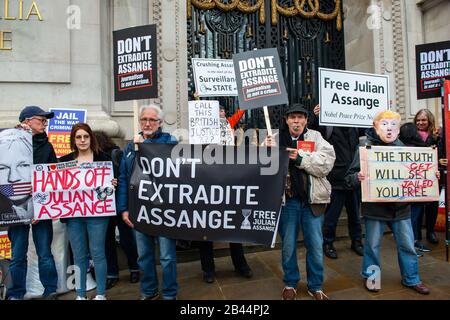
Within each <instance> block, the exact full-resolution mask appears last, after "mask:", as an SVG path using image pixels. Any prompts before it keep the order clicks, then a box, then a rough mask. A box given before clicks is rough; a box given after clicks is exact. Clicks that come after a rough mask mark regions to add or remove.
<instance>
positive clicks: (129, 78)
mask: <svg viewBox="0 0 450 320" xmlns="http://www.w3.org/2000/svg"><path fill="white" fill-rule="evenodd" d="M156 40H157V39H156V25H154V24H153V25H147V26H140V27H134V28H127V29H122V30H117V31H114V32H113V42H114V55H113V56H114V100H115V101H126V100H140V99H150V98H157V97H158V76H157V75H158V72H157V71H158V70H157V66H158V64H157V56H156V54H157V51H156Z"/></svg>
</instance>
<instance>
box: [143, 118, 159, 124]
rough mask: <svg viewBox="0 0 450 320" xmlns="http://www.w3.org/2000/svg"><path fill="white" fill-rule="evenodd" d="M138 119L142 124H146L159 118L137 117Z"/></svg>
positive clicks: (157, 120)
mask: <svg viewBox="0 0 450 320" xmlns="http://www.w3.org/2000/svg"><path fill="white" fill-rule="evenodd" d="M139 121H140V122H141V123H142V124H146V123H147V122H150V123H156V122H159V121H160V120H159V119H153V118H141V119H139Z"/></svg>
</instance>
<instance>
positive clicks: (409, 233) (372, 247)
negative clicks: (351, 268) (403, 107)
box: [345, 111, 430, 294]
mask: <svg viewBox="0 0 450 320" xmlns="http://www.w3.org/2000/svg"><path fill="white" fill-rule="evenodd" d="M400 121H401V117H400V114H398V113H397V112H393V111H382V112H379V113H378V114H377V115H376V116H375V118H374V121H373V124H374V128H370V129H368V130H367V131H366V137H367V139H366V141H365V142H364V145H366V146H403V143H402V142H401V141H400V140H399V139H398V135H399V131H400ZM366 177H367V172H364V169H362V168H361V164H360V152H359V149H358V150H357V152H356V154H355V157H354V159H353V162H352V165H351V167H350V169H349V170H348V172H347V175H346V178H345V181H346V184H347V185H348V187H351V188H355V187H357V186H359V185H360V183H361V181H363V180H365V179H366ZM362 214H363V217H364V220H365V228H366V240H365V246H364V258H363V263H362V270H361V275H362V276H363V278H364V287H365V288H366V289H367V290H368V291H370V292H378V291H379V289H380V286H378V285H376V284H377V283H378V284H379V281H380V279H381V277H380V273H379V272H380V268H381V264H380V242H381V239H382V237H383V232H384V226H385V224H388V226H389V227H390V228H391V229H392V232H393V234H394V238H395V241H396V243H397V251H398V262H399V266H400V273H401V276H402V284H403V285H404V286H406V287H408V288H411V289H413V290H414V291H416V292H418V293H420V294H429V293H430V290H429V289H428V288H427V287H426V286H425V285H423V284H422V282H421V281H420V277H419V266H418V259H417V255H416V251H415V249H414V234H413V230H412V227H411V220H410V217H411V211H410V205H409V203H407V202H384V203H383V202H363V203H362Z"/></svg>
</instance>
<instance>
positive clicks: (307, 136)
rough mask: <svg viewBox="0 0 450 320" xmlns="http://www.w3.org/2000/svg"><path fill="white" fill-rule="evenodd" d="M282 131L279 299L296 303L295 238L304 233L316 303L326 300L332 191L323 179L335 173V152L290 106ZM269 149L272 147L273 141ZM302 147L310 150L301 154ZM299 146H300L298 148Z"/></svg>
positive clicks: (299, 108) (309, 282)
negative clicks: (326, 223)
mask: <svg viewBox="0 0 450 320" xmlns="http://www.w3.org/2000/svg"><path fill="white" fill-rule="evenodd" d="M285 117H286V118H285V123H286V125H285V126H284V128H282V129H281V130H280V146H281V147H283V148H287V150H288V151H289V158H290V160H289V171H288V177H287V183H286V189H285V196H286V203H285V205H284V206H283V207H282V211H281V217H280V222H279V227H278V231H279V233H280V236H281V242H282V253H281V255H282V257H281V258H282V266H283V271H284V277H283V281H284V283H285V287H284V289H283V292H282V298H283V300H295V299H296V297H297V284H298V282H299V281H300V272H299V269H298V262H297V239H298V233H299V231H300V230H302V231H303V235H304V240H305V247H306V270H307V287H308V294H309V295H310V296H311V297H313V298H314V299H315V300H329V297H328V296H327V295H326V294H325V293H324V292H323V290H322V283H323V270H324V266H323V251H322V244H323V236H322V223H323V213H324V212H325V206H326V205H327V204H328V203H329V202H330V193H331V186H330V183H329V182H328V180H327V179H326V176H327V174H328V173H329V172H330V171H331V169H332V168H333V164H334V160H335V157H336V156H335V152H334V149H333V146H332V145H330V144H329V143H328V142H327V141H326V140H325V139H324V138H323V137H322V135H321V134H320V132H318V131H315V130H311V129H308V128H307V122H308V110H306V109H305V108H304V107H303V106H302V105H301V104H294V105H293V106H291V108H290V109H288V111H287V112H286V115H285ZM267 144H268V145H269V146H273V145H274V141H273V140H272V138H271V137H268V139H267ZM302 145H305V147H306V146H308V147H309V151H305V150H304V147H302ZM299 146H300V147H299Z"/></svg>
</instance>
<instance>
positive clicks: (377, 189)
mask: <svg viewBox="0 0 450 320" xmlns="http://www.w3.org/2000/svg"><path fill="white" fill-rule="evenodd" d="M359 151H360V160H361V170H362V172H366V179H364V180H363V181H362V182H361V190H362V201H363V202H413V201H414V202H419V201H422V202H425V201H439V187H438V180H437V178H436V171H437V170H438V166H437V149H433V148H419V147H393V146H388V147H382V146H372V147H370V148H366V147H360V148H359Z"/></svg>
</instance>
